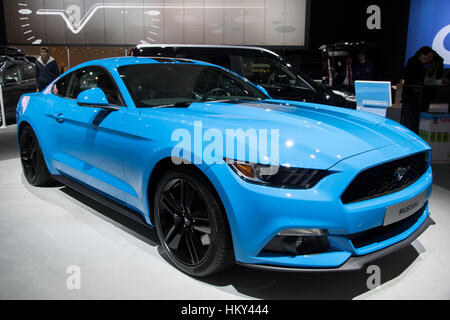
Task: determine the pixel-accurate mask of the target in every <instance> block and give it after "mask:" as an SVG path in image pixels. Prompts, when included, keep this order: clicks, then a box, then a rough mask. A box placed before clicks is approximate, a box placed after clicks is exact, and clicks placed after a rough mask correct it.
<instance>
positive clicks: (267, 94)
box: [256, 84, 271, 98]
mask: <svg viewBox="0 0 450 320" xmlns="http://www.w3.org/2000/svg"><path fill="white" fill-rule="evenodd" d="M256 87H257V88H258V89H259V91H262V93H264V94H265V95H266V96H268V97H269V98H271V97H270V95H269V93H268V92H267V90H266V88H264V87H263V86H260V85H259V84H257V85H256Z"/></svg>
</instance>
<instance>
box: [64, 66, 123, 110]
mask: <svg viewBox="0 0 450 320" xmlns="http://www.w3.org/2000/svg"><path fill="white" fill-rule="evenodd" d="M91 88H100V89H102V90H103V92H104V93H105V95H106V98H107V99H108V101H109V103H110V104H115V105H118V104H120V99H119V92H118V91H117V89H116V87H115V86H114V83H113V80H112V79H111V76H110V75H109V74H108V73H107V72H106V71H105V70H103V69H101V68H97V67H87V68H83V69H81V70H78V71H75V72H74V74H73V76H72V77H71V78H70V79H69V82H68V88H67V97H68V98H72V99H76V98H77V96H78V95H79V94H80V93H81V92H82V91H84V90H87V89H91Z"/></svg>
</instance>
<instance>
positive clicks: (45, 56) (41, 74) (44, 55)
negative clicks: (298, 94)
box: [35, 47, 59, 91]
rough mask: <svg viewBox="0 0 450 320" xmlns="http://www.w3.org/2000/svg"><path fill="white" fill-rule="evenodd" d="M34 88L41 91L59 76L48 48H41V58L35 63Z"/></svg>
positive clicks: (56, 65)
mask: <svg viewBox="0 0 450 320" xmlns="http://www.w3.org/2000/svg"><path fill="white" fill-rule="evenodd" d="M35 69H36V87H37V91H42V90H44V89H45V87H47V86H48V85H49V84H50V82H52V81H53V80H55V79H56V78H57V77H58V76H59V68H58V63H57V62H56V60H55V58H53V57H52V56H50V51H49V49H48V48H46V47H44V48H41V56H40V57H39V58H38V59H37V60H36V62H35Z"/></svg>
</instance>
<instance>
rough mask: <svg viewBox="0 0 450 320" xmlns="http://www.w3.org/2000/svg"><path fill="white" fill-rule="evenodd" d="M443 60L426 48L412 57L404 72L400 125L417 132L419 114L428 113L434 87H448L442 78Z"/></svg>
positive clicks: (446, 81)
mask: <svg viewBox="0 0 450 320" xmlns="http://www.w3.org/2000/svg"><path fill="white" fill-rule="evenodd" d="M443 62H444V59H442V57H440V56H439V55H438V54H437V52H435V51H434V50H433V49H431V48H430V47H428V46H425V47H422V48H420V49H419V50H418V51H417V52H416V54H415V55H414V56H412V57H411V58H410V59H409V60H408V63H407V64H406V68H405V70H404V86H403V90H402V114H401V123H402V124H403V125H404V126H406V127H407V128H409V129H410V130H412V131H413V132H415V133H418V132H419V125H420V113H421V112H428V109H429V107H430V103H431V101H432V100H433V97H434V95H435V93H436V86H446V85H448V79H446V78H445V77H444V65H443Z"/></svg>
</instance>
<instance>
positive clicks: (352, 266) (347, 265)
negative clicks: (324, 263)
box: [237, 216, 436, 272]
mask: <svg viewBox="0 0 450 320" xmlns="http://www.w3.org/2000/svg"><path fill="white" fill-rule="evenodd" d="M433 224H436V223H435V222H434V221H433V219H431V218H430V217H429V216H428V217H427V218H426V219H425V222H424V223H423V224H422V225H421V226H420V227H419V229H417V230H416V231H415V232H414V233H413V234H411V235H410V236H409V237H408V238H406V239H405V240H403V241H400V242H397V243H396V244H394V245H392V246H389V247H387V248H384V249H381V250H379V251H375V252H373V253H369V254H366V255H364V256H354V257H350V258H349V259H348V260H347V261H346V262H344V264H342V265H341V266H339V267H336V268H295V267H292V268H290V267H277V266H270V265H264V264H247V263H241V262H237V264H239V265H242V266H245V267H249V268H253V269H260V270H268V271H284V272H330V271H357V270H360V269H362V268H363V267H364V266H365V265H367V264H368V263H370V262H372V261H376V260H378V259H381V258H382V257H385V256H387V255H390V254H391V253H393V252H395V251H398V250H400V249H402V248H404V247H406V246H408V245H409V244H410V243H411V242H413V241H414V240H416V239H417V238H418V237H419V236H420V235H421V234H422V233H423V232H424V231H425V230H426V229H428V227H429V226H431V225H433Z"/></svg>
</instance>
